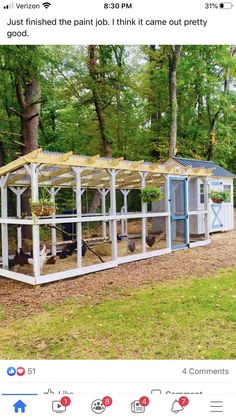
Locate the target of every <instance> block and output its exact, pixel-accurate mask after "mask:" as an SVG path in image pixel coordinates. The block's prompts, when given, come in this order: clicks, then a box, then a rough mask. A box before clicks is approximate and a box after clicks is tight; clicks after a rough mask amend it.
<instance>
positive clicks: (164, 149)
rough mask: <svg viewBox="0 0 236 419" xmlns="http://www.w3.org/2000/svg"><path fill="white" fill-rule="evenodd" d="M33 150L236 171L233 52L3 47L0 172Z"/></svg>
mask: <svg viewBox="0 0 236 419" xmlns="http://www.w3.org/2000/svg"><path fill="white" fill-rule="evenodd" d="M38 147H42V148H43V149H45V150H49V151H53V152H66V151H70V150H73V152H74V153H75V154H86V155H96V154H100V155H101V156H106V157H111V156H112V157H121V156H124V158H125V159H129V160H146V161H155V162H160V161H164V160H166V159H167V158H168V156H173V155H177V156H181V157H189V158H194V159H204V160H214V161H215V162H216V163H218V164H220V165H221V166H223V167H226V168H227V169H229V170H231V171H232V172H234V173H236V47H234V46H228V45H223V46H179V45H178V46H177V45H170V46H167V45H165V46H158V45H149V46H124V45H88V46H0V165H4V164H6V163H8V162H9V161H12V160H14V159H16V158H17V157H19V156H20V155H23V154H26V153H28V152H30V151H32V150H34V149H36V148H38ZM95 201H96V200H95ZM90 205H91V206H94V207H96V202H94V198H93V199H92V197H91V202H90Z"/></svg>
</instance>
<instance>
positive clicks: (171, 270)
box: [0, 212, 236, 321]
mask: <svg viewBox="0 0 236 419" xmlns="http://www.w3.org/2000/svg"><path fill="white" fill-rule="evenodd" d="M235 215H236V212H235ZM235 218H236V217H235ZM211 240H212V243H211V244H210V245H209V246H203V247H197V248H193V249H186V250H179V251H176V252H173V253H170V254H167V255H163V256H159V257H156V258H152V259H147V260H143V261H138V262H133V263H129V264H124V265H120V266H118V267H117V268H115V269H109V270H106V271H102V272H97V273H94V274H89V275H85V276H83V277H77V278H72V279H68V280H64V281H59V282H55V283H51V284H46V285H43V286H41V287H32V286H29V285H26V284H23V283H20V282H17V281H12V280H8V279H5V278H2V277H0V309H1V313H2V315H3V316H4V318H5V320H7V319H8V320H9V321H10V320H11V319H13V318H21V317H26V316H28V315H30V314H35V313H37V312H41V311H43V310H44V304H52V303H53V304H59V303H61V302H62V301H63V300H65V299H68V298H71V297H74V298H76V299H77V301H78V305H79V306H84V305H90V306H93V305H95V304H98V303H99V302H100V301H102V300H104V299H105V298H109V299H112V298H119V297H120V296H122V295H124V294H125V295H127V293H128V292H129V289H130V288H138V287H142V286H144V285H147V284H156V283H158V282H163V281H167V280H173V279H177V278H180V277H183V276H187V275H191V276H203V275H207V276H209V275H210V274H212V273H214V272H215V271H216V270H217V269H219V268H226V267H234V266H236V252H235V249H236V229H235V230H234V231H230V232H226V233H217V234H213V235H211Z"/></svg>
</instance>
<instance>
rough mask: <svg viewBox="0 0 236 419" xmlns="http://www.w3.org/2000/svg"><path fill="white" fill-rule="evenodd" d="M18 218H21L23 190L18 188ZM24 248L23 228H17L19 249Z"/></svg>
mask: <svg viewBox="0 0 236 419" xmlns="http://www.w3.org/2000/svg"><path fill="white" fill-rule="evenodd" d="M16 216H17V218H19V219H20V218H21V188H19V187H18V188H16ZM21 247H22V226H18V227H17V248H18V250H19V249H20V248H21Z"/></svg>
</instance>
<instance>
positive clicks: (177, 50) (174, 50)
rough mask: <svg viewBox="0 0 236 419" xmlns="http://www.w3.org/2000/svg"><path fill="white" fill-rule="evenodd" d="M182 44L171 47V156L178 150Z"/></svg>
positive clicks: (169, 55) (169, 54)
mask: <svg viewBox="0 0 236 419" xmlns="http://www.w3.org/2000/svg"><path fill="white" fill-rule="evenodd" d="M181 50H182V46H181V45H173V46H171V47H170V49H169V53H168V57H169V98H170V146H169V156H170V157H172V156H175V154H176V152H177V148H176V147H177V114H178V103H177V66H178V63H179V60H180V55H181Z"/></svg>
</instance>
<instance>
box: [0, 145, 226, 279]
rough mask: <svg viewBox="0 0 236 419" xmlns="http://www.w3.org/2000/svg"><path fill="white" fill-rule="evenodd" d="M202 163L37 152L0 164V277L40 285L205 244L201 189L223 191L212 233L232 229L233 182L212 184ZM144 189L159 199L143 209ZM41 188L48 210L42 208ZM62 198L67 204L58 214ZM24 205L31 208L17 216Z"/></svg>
mask: <svg viewBox="0 0 236 419" xmlns="http://www.w3.org/2000/svg"><path fill="white" fill-rule="evenodd" d="M205 163H206V162H199V164H198V165H197V167H196V166H194V164H193V163H191V162H190V161H186V162H185V161H184V162H181V161H178V159H169V160H168V161H167V162H165V163H164V164H157V163H149V162H144V161H127V160H124V159H123V158H103V157H100V156H83V155H74V154H73V153H72V152H68V153H52V152H46V151H43V150H41V149H39V150H35V151H32V152H31V153H29V154H27V155H25V156H22V157H20V158H18V159H17V160H15V161H13V162H11V163H9V164H7V165H5V166H4V167H1V168H0V181H1V218H0V223H1V254H0V275H1V276H3V277H6V278H11V279H15V280H18V281H22V282H25V283H28V284H32V285H37V284H44V283H48V282H52V281H57V280H60V279H66V278H71V277H76V276H79V275H84V274H87V273H91V272H97V271H101V270H104V269H109V268H114V267H117V266H118V265H119V264H123V263H127V262H133V261H137V260H140V259H146V258H151V257H155V256H159V255H162V254H165V253H169V252H171V251H173V250H177V249H183V248H186V247H190V248H191V247H196V246H202V245H207V244H209V243H210V236H209V233H210V232H211V231H212V228H211V225H212V217H213V215H212V211H213V209H212V208H211V205H212V203H211V202H210V200H209V198H208V190H209V184H210V183H211V185H212V186H213V187H217V185H218V186H219V184H218V183H217V182H220V181H221V182H222V183H221V188H223V189H224V187H225V186H227V188H228V187H229V186H230V188H228V189H229V190H230V202H227V203H221V204H220V205H221V211H222V212H221V213H222V214H224V217H225V218H227V221H224V223H225V224H224V227H222V229H225V230H226V229H230V228H233V189H232V179H233V178H234V175H233V174H231V173H229V172H227V173H226V172H225V173H224V174H223V173H221V176H220V177H219V174H218V172H216V168H215V167H212V166H208V165H206V164H205ZM222 170H223V169H222ZM222 179H223V181H222ZM216 183H217V184H216ZM152 186H155V187H158V188H159V189H160V190H161V191H162V196H161V200H160V201H159V202H158V203H153V204H147V203H145V202H144V200H142V199H141V194H140V191H141V190H143V189H145V188H146V187H152ZM45 191H46V192H47V194H48V196H50V202H51V203H53V205H51V208H50V209H49V210H48V208H46V207H47V205H46V204H47V202H46V201H45V202H44V201H42V195H43V194H44V193H45ZM94 191H96V193H97V194H98V195H99V197H100V205H99V207H98V209H97V210H96V212H94V213H91V212H89V210H88V205H86V202H87V199H88V198H87V196H88V194H89V193H94ZM65 196H66V197H67V200H68V199H70V200H71V202H72V204H71V209H70V210H68V208H67V209H66V211H62V210H61V203H60V202H61V201H60V200H61V199H63V198H64V197H65ZM40 198H41V199H40ZM42 202H44V204H42ZM134 202H135V205H136V207H135V208H134ZM27 203H28V206H30V205H31V211H25V206H27V205H26V204H27ZM40 205H41V206H40ZM56 205H58V208H59V210H58V209H56ZM226 206H228V207H229V208H230V209H229V208H228V209H226V208H225V207H226ZM38 207H39V208H38ZM45 208H46V209H47V211H46V210H45ZM37 211H38V212H37ZM213 212H214V213H216V214H218V218H219V212H218V210H216V209H214V211H213ZM225 218H224V219H225ZM218 223H219V221H218ZM217 228H218V227H217ZM217 228H216V229H217Z"/></svg>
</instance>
